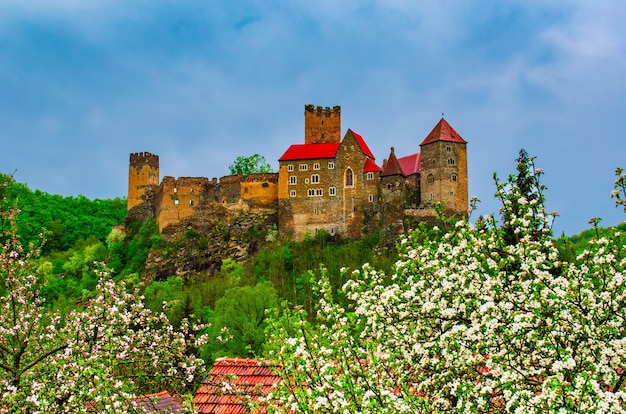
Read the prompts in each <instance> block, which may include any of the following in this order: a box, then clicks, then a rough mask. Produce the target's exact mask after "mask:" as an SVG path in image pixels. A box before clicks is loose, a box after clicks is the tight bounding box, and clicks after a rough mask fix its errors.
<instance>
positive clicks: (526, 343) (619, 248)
mask: <svg viewBox="0 0 626 414" xmlns="http://www.w3.org/2000/svg"><path fill="white" fill-rule="evenodd" d="M526 173H527V174H528V175H529V177H530V178H531V180H529V181H528V182H529V183H530V185H529V186H527V187H526V188H523V186H521V185H519V183H520V181H519V180H517V179H516V177H509V180H507V182H505V183H501V184H500V183H499V184H498V185H497V196H498V197H499V198H501V199H502V201H503V208H502V211H501V213H502V217H503V218H504V220H505V222H504V223H502V225H500V223H498V221H497V220H496V219H495V218H494V217H493V216H489V217H484V218H482V219H481V220H480V222H479V223H477V224H476V225H475V226H474V225H471V224H470V223H469V222H468V221H466V220H462V221H458V222H456V223H455V224H453V225H450V226H443V227H444V229H441V230H440V229H434V230H433V229H429V230H426V229H425V228H422V229H418V230H416V231H414V232H412V233H410V234H408V235H407V236H406V237H405V238H403V239H402V240H401V241H400V242H399V247H400V251H401V253H400V257H399V260H398V262H397V263H396V266H395V271H394V272H393V274H391V275H385V274H382V273H380V272H377V271H376V270H375V269H373V268H371V267H370V266H369V265H365V266H363V267H362V268H361V269H359V270H356V271H353V272H352V275H351V276H352V277H351V278H349V280H348V282H346V284H345V285H344V286H343V289H342V291H341V292H333V291H332V289H331V287H330V283H329V282H328V279H327V277H326V276H325V272H324V271H323V269H322V271H321V272H320V274H319V275H317V276H316V280H315V283H316V286H317V293H318V295H319V306H318V308H317V314H316V315H306V314H305V313H304V312H303V311H302V310H301V309H298V308H296V309H290V308H288V307H286V308H285V309H284V311H283V312H284V313H283V315H282V316H281V317H280V318H278V319H276V320H275V321H274V323H273V325H272V326H271V329H270V331H271V343H272V352H273V357H274V358H276V360H278V361H279V363H280V364H281V366H282V368H283V372H284V378H283V380H284V382H283V385H282V387H281V388H280V389H279V390H278V391H277V392H276V393H274V394H273V395H272V398H274V399H275V400H276V404H275V406H276V407H277V411H281V410H282V411H291V412H337V413H339V412H340V413H353V412H361V413H374V412H375V413H381V412H382V413H384V412H389V413H391V412H412V413H413V412H419V413H431V412H449V411H455V412H466V413H474V412H494V413H495V412H515V413H522V412H523V413H543V412H589V413H591V412H607V413H608V412H611V413H618V412H626V390H625V384H624V381H625V380H626V324H625V323H624V322H625V321H626V307H625V305H626V286H625V285H624V277H625V273H626V236H625V235H624V234H622V233H620V232H619V231H617V230H614V231H613V232H612V235H611V237H609V238H599V239H597V240H594V241H593V242H592V243H591V244H590V246H589V248H588V249H587V250H585V251H584V252H583V253H581V254H580V255H579V256H578V257H576V259H575V260H573V261H570V262H563V261H561V260H560V259H559V251H558V249H557V247H556V246H555V243H554V240H553V239H552V237H551V235H550V226H551V218H552V217H553V214H551V213H547V212H546V211H545V210H544V207H543V197H542V195H541V190H542V187H539V183H538V180H536V179H535V178H536V177H537V176H536V174H537V172H536V171H534V169H530V170H528V169H527V170H526ZM533 194H534V195H533ZM529 195H530V196H529ZM338 293H339V294H343V295H345V297H346V298H347V299H349V303H350V306H347V307H346V306H341V305H340V304H339V303H338V302H337V301H336V300H335V299H334V298H336V295H337V294H338ZM311 321H314V322H311Z"/></svg>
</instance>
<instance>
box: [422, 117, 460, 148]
mask: <svg viewBox="0 0 626 414" xmlns="http://www.w3.org/2000/svg"><path fill="white" fill-rule="evenodd" d="M435 141H450V142H460V143H462V144H467V141H465V140H464V139H463V138H461V136H460V135H459V134H458V133H457V132H456V131H455V130H454V128H452V127H451V126H450V124H449V123H448V122H447V121H446V120H445V119H443V118H441V121H439V122H438V123H437V125H435V127H434V128H433V130H432V131H430V134H428V135H427V136H426V138H424V141H422V143H421V144H420V146H421V145H426V144H430V143H431V142H435Z"/></svg>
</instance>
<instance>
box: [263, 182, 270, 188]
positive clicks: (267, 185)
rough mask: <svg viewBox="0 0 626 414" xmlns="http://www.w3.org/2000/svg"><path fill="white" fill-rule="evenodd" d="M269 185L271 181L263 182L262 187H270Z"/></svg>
mask: <svg viewBox="0 0 626 414" xmlns="http://www.w3.org/2000/svg"><path fill="white" fill-rule="evenodd" d="M269 186H270V185H269V183H263V184H261V187H263V188H268V187H269Z"/></svg>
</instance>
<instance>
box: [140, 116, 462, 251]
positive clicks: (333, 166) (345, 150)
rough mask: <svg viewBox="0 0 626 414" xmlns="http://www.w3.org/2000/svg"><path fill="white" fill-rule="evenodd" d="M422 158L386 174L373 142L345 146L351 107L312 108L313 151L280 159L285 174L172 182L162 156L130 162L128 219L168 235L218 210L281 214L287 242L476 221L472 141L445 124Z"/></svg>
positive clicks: (308, 134)
mask: <svg viewBox="0 0 626 414" xmlns="http://www.w3.org/2000/svg"><path fill="white" fill-rule="evenodd" d="M419 146H420V152H417V153H414V154H411V155H407V156H403V157H397V156H396V155H395V151H394V148H391V152H390V154H389V156H388V158H387V159H386V160H384V161H383V164H382V167H381V166H379V165H378V164H377V163H376V159H375V157H374V154H373V153H372V151H371V150H370V149H369V147H368V146H367V144H366V142H365V140H364V139H363V137H362V136H361V135H359V134H357V133H356V132H354V131H352V130H351V129H348V130H347V132H346V134H345V135H344V137H343V139H341V108H340V107H339V106H335V107H334V108H322V107H319V106H318V107H315V106H313V105H305V107H304V144H294V145H291V146H290V147H289V148H288V149H287V150H286V151H285V152H284V154H283V155H282V156H281V157H280V158H279V159H278V161H279V168H278V173H266V174H251V175H248V176H246V177H243V176H225V177H222V178H220V179H219V180H218V179H217V178H213V179H211V180H209V179H208V178H204V177H179V178H178V179H176V178H174V177H169V176H166V177H164V178H163V180H162V181H161V182H159V157H158V155H155V154H151V153H148V152H142V153H134V154H131V155H130V167H129V175H128V217H129V218H130V219H133V218H135V219H145V218H147V217H154V218H155V219H156V221H157V223H158V226H159V231H160V232H161V233H164V234H167V233H171V232H172V231H173V229H174V228H176V226H178V225H180V224H184V223H192V222H193V221H194V219H196V220H199V219H200V216H201V215H202V211H203V209H204V210H206V207H207V206H208V205H215V204H219V205H222V206H224V207H227V208H238V209H247V210H253V211H264V212H269V213H270V214H276V215H277V222H278V230H279V233H280V234H281V235H285V236H292V237H294V238H296V239H301V238H302V237H303V236H304V235H305V234H307V233H309V234H315V233H316V232H317V231H319V230H325V231H327V232H328V233H330V234H332V235H341V236H344V237H349V238H358V237H361V236H362V235H363V234H369V233H372V232H374V231H377V230H378V231H385V232H387V233H389V234H399V233H401V232H403V231H404V230H405V229H406V228H407V227H411V226H412V224H414V223H415V222H417V221H434V220H435V217H436V213H435V210H434V205H435V204H436V203H441V205H442V207H443V210H444V212H445V213H446V214H448V215H456V216H467V214H468V207H469V206H468V179H467V148H466V147H467V142H466V141H465V140H464V139H463V138H461V136H460V135H459V134H458V133H457V132H456V131H455V130H454V129H453V128H452V127H451V126H450V125H449V124H448V122H446V120H445V119H444V118H441V120H440V121H439V122H438V123H437V125H435V127H434V128H433V129H432V131H431V132H430V133H429V134H427V135H426V137H425V138H424V140H423V141H422V142H421V144H419Z"/></svg>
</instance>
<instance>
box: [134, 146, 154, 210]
mask: <svg viewBox="0 0 626 414" xmlns="http://www.w3.org/2000/svg"><path fill="white" fill-rule="evenodd" d="M158 185H159V156H158V155H155V154H151V153H149V152H137V153H134V154H130V166H129V170H128V211H129V212H130V211H131V210H132V209H134V208H135V207H137V206H139V205H141V204H144V203H145V202H146V201H149V200H147V197H148V196H149V195H150V194H152V193H153V192H154V189H155V188H156V187H157V186H158Z"/></svg>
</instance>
